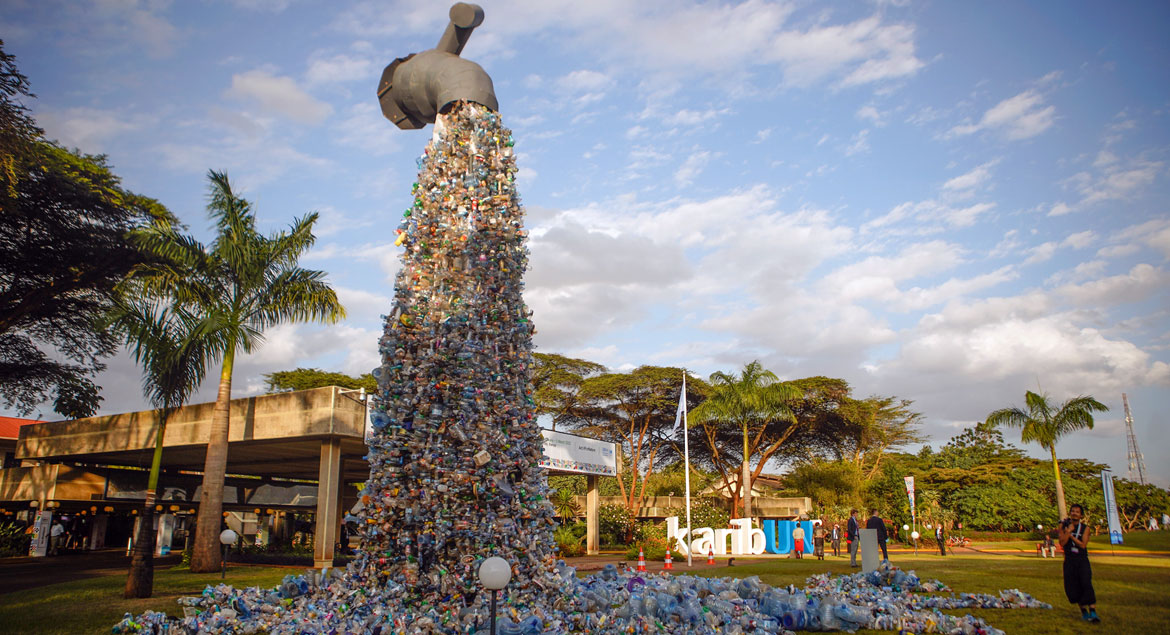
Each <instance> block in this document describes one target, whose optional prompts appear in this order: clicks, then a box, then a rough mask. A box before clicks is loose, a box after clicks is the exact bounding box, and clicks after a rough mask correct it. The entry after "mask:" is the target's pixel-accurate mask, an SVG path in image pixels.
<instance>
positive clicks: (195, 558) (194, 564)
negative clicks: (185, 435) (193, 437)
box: [191, 346, 235, 573]
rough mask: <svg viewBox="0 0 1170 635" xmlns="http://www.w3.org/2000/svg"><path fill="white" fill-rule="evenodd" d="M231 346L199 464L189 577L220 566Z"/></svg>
mask: <svg viewBox="0 0 1170 635" xmlns="http://www.w3.org/2000/svg"><path fill="white" fill-rule="evenodd" d="M234 348H235V347H234V346H232V347H229V348H228V350H227V352H226V353H225V354H224V356H223V370H222V371H221V372H220V375H219V394H218V395H216V398H215V410H213V411H212V414H211V438H209V439H208V441H207V458H206V460H205V461H204V464H203V493H202V495H201V498H200V499H199V519H198V525H197V526H196V528H195V549H194V552H193V553H192V554H191V571H192V572H193V573H210V572H213V571H218V570H219V568H220V567H221V566H222V562H221V556H220V553H219V548H220V545H219V531H220V525H221V523H222V522H223V482H224V473H225V472H226V471H227V452H228V413H229V410H230V408H231V400H232V363H233V361H234V358H235V350H234Z"/></svg>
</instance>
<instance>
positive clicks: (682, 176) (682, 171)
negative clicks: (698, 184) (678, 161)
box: [674, 150, 711, 187]
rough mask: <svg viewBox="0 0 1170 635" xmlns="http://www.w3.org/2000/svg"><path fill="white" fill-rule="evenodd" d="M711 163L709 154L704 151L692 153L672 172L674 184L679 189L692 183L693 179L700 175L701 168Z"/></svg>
mask: <svg viewBox="0 0 1170 635" xmlns="http://www.w3.org/2000/svg"><path fill="white" fill-rule="evenodd" d="M710 161H711V153H710V152H708V151H706V150H698V151H695V152H692V153H691V155H690V156H688V157H687V160H686V161H683V164H682V165H681V166H679V168H678V169H677V170H675V172H674V182H675V183H676V184H677V185H678V186H679V187H685V186H687V185H690V184H691V183H693V182H694V180H695V177H697V176H699V174H700V173H702V171H703V168H705V167H707V163H709V162H710Z"/></svg>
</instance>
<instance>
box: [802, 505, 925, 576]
mask: <svg viewBox="0 0 1170 635" xmlns="http://www.w3.org/2000/svg"><path fill="white" fill-rule="evenodd" d="M869 515H870V517H869V520H867V521H865V528H866V529H876V530H877V538H878V546H879V547H881V550H882V560H889V559H890V556H889V553H888V552H887V551H886V542H888V541H889V533H888V532H887V531H886V523H885V521H883V520H882V519H881V517H880V516H878V513H877V510H876V509H871V510H869ZM941 534H942V528H941V527H940V528H939V530H938V534H937V535H940V536H941ZM860 536H861V525H860V524H859V523H858V521H857V510H856V509H854V510H851V511H850V512H849V521H848V523H846V528H845V531H844V532H842V531H841V525H840V523H837V524H834V525H833V528H832V529H826V528H825V525H824V524H823V523H819V524H817V525H816V527H814V528H813V536H812V537H813V555H814V556H816V557H817V559H819V560H824V559H825V540H826V539H828V540H829V541H830V543H829V544H830V545H831V546H832V549H833V555H834V556H837V557H840V556H841V540H842V539H844V540H845V543H846V548H847V549H848V551H849V566H851V567H859V566H861V565H859V564H857V550H858V547H859V545H860V543H861V541H860ZM804 540H805V531H804V528H803V527H801V526H800V524H799V523H798V524H797V525H796V527H795V528H794V529H793V530H792V543H793V553H794V555H795V557H796V558H797V559H802V558H804ZM939 550H940V551H941V552H942V555H944V556H945V555H947V554H946V550H945V546H944V544H943V543H942V541H941V538H940V542H939Z"/></svg>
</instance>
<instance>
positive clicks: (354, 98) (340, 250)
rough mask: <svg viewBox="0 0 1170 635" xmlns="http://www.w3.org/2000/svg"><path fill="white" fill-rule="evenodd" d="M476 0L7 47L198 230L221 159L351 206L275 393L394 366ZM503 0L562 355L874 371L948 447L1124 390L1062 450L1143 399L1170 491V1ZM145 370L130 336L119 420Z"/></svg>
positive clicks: (273, 342)
mask: <svg viewBox="0 0 1170 635" xmlns="http://www.w3.org/2000/svg"><path fill="white" fill-rule="evenodd" d="M449 6H450V3H447V2H413V3H406V2H393V1H390V2H386V1H383V2H331V3H316V2H308V1H307V0H305V1H297V0H220V1H205V2H194V1H192V2H167V1H135V0H102V1H96V2H55V1H43V0H42V1H28V2H22V1H21V0H7V1H6V2H5V3H4V4H3V7H2V8H0V34H2V35H0V37H2V38H3V39H4V40H5V48H6V50H7V51H8V52H10V53H13V54H15V55H17V56H18V62H19V64H20V67H21V69H22V70H23V71H24V72H25V73H26V74H27V75H28V76H29V78H30V79H31V81H32V83H33V89H34V92H36V93H37V95H38V97H39V98H38V99H37V100H36V101H34V102H32V103H31V104H30V106H31V107H32V109H33V110H34V112H35V113H36V116H37V118H38V120H39V121H40V123H41V124H42V126H43V127H44V128H45V129H46V131H47V132H48V134H49V135H50V136H51V137H53V138H56V139H59V140H60V141H61V142H62V143H64V144H66V145H69V146H71V147H77V148H80V149H81V150H83V151H86V152H91V153H105V154H107V155H109V157H110V160H111V162H112V163H113V165H114V166H115V169H116V171H117V173H118V174H120V175H121V176H122V177H123V179H124V182H125V184H126V186H128V187H129V188H130V189H132V190H134V191H137V192H140V193H143V194H147V195H150V196H154V197H156V198H158V199H159V200H161V201H162V202H163V203H164V204H166V205H167V206H168V207H169V208H170V209H171V210H172V211H174V212H175V213H177V214H179V215H180V216H181V217H182V218H183V219H184V221H185V222H186V223H187V224H188V225H189V226H190V228H191V230H192V231H193V232H195V233H196V234H198V235H200V236H203V237H207V227H208V223H207V221H206V216H205V211H204V195H205V183H206V181H205V178H204V177H205V174H206V172H207V170H208V169H212V168H214V169H223V170H227V171H228V173H229V174H230V176H231V177H232V178H233V181H234V182H235V184H236V185H237V187H238V188H239V189H241V190H242V191H243V192H244V193H245V195H246V196H247V197H248V198H250V199H251V200H253V201H254V202H255V204H256V206H257V209H258V210H259V213H260V215H261V219H262V222H264V223H265V225H266V226H267V227H269V228H277V227H280V226H283V225H285V224H287V223H288V222H289V221H290V220H291V219H292V217H294V216H298V215H301V214H304V213H305V212H307V211H310V210H317V211H319V212H320V213H321V220H320V222H319V225H318V232H317V234H318V236H319V240H318V243H317V245H316V247H315V248H314V249H313V251H312V253H311V254H310V255H309V256H308V258H306V260H305V264H307V265H309V266H312V267H316V268H321V269H324V270H326V271H328V272H329V274H330V280H331V281H332V283H333V284H334V285H335V286H336V288H337V289H338V292H339V295H340V296H341V298H342V300H343V302H344V303H345V304H346V306H347V308H348V310H349V313H350V317H349V319H348V320H346V322H345V323H344V324H342V325H340V326H336V327H330V328H324V327H318V326H309V325H300V326H288V327H281V328H278V329H274V330H272V331H271V332H269V333H268V334H267V335H268V343H267V345H266V346H265V347H264V348H263V349H261V350H260V351H259V352H258V353H257V354H255V355H252V356H249V357H248V358H246V359H243V360H240V361H239V362H238V365H237V370H236V381H235V387H236V394H237V395H244V394H253V393H256V392H259V391H260V390H261V388H262V385H263V381H262V377H261V375H262V374H263V373H265V372H271V371H274V370H282V369H290V368H295V367H297V366H315V367H320V368H326V369H335V370H341V371H345V372H350V373H360V372H366V371H368V370H370V369H371V368H373V367H374V366H375V365H376V364H377V362H378V360H377V355H376V344H375V341H376V339H377V337H378V334H379V333H380V330H381V324H380V317H379V316H380V315H381V314H382V313H385V312H386V311H387V310H388V308H389V306H390V302H391V294H392V280H393V275H394V273H395V271H396V269H397V266H398V260H397V259H398V250H397V249H396V248H395V247H394V246H393V238H394V234H393V230H394V227H395V226H396V225H397V220H398V218H399V217H400V216H401V212H402V210H403V209H405V208H406V207H407V206H408V205H409V204H410V185H411V182H412V181H413V180H414V174H415V171H416V167H415V160H416V159H417V157H418V156H419V154H421V152H422V149H423V147H424V146H425V144H426V142H427V139H428V135H429V128H428V129H427V130H424V131H409V132H408V131H401V130H398V129H397V128H395V127H394V126H393V125H391V124H390V123H389V122H388V121H386V120H385V119H383V118H382V117H381V115H380V113H379V110H378V107H377V103H376V99H375V95H374V92H375V86H376V84H377V81H378V78H379V76H380V74H381V71H382V68H383V67H384V66H385V65H386V64H388V63H389V62H391V61H392V60H393V59H394V58H396V57H400V56H404V55H406V54H408V53H413V52H417V51H420V50H423V49H426V48H430V47H432V46H434V44H435V42H437V40H438V38H439V35H440V34H441V33H442V30H443V28H444V26H445V24H446V19H447V18H446V15H447V9H448V8H449ZM483 6H484V9H485V12H486V19H485V21H484V23H483V25H482V26H481V27H480V28H479V29H478V30H477V31H476V32H475V34H474V35H473V36H472V38H471V40H470V43H469V44H468V45H467V47H466V49H465V50H464V53H463V54H464V57H467V58H469V59H472V60H475V61H477V62H479V63H480V64H481V65H482V66H483V67H484V68H485V69H486V70H487V71H488V73H489V74H490V75H491V76H492V78H493V80H494V82H495V87H496V94H497V96H498V98H499V102H500V110H501V113H502V115H503V117H504V121H505V123H506V124H507V125H509V126H510V127H512V128H513V130H514V132H515V138H516V142H517V146H516V147H517V156H518V161H519V166H520V170H521V171H520V191H521V194H522V195H523V197H524V203H525V205H526V208H527V210H528V215H529V216H528V220H529V228H530V230H531V236H532V240H531V249H532V260H531V268H530V271H529V273H528V276H527V278H526V281H527V292H526V299H527V301H528V303H529V304H530V306H531V307H532V308H533V309H534V311H535V318H534V319H535V320H536V325H537V329H538V333H537V335H536V339H535V342H536V345H537V347H538V350H541V351H546V352H559V353H564V354H567V355H572V356H579V357H585V358H588V359H591V360H594V361H597V362H601V363H603V364H606V365H607V366H609V367H610V368H614V369H624V368H629V367H632V366H636V365H639V364H661V365H682V366H685V367H687V368H690V369H693V370H695V371H696V372H697V373H699V374H700V375H704V376H705V375H707V374H709V373H710V372H712V371H715V370H724V371H731V370H736V369H738V368H740V367H742V366H743V364H744V363H746V362H748V361H751V360H753V359H759V360H761V361H762V362H763V363H764V364H765V366H767V367H768V368H771V369H772V370H774V371H775V372H777V373H778V374H779V375H781V376H782V377H786V378H797V377H804V376H809V375H818V374H823V375H832V376H838V377H843V378H845V379H847V380H848V381H850V382H851V383H852V384H853V385H854V387H855V391H856V393H857V394H859V395H868V394H883V395H897V396H899V397H903V398H907V399H913V400H914V401H915V404H916V408H917V409H918V410H920V411H921V412H923V413H924V414H925V415H926V422H927V423H926V426H925V430H924V431H925V432H926V433H927V434H929V435H930V436H931V438H932V440H931V443H932V445H934V446H935V447H938V446H940V445H942V444H943V443H945V441H946V440H947V439H948V438H949V437H951V436H952V435H954V434H956V433H957V432H959V431H960V430H961V429H962V428H964V427H966V426H969V425H971V424H972V423H974V422H976V421H979V420H982V418H983V417H985V416H986V414H987V413H988V412H990V411H991V410H993V409H996V408H999V407H1003V406H1007V405H1012V404H1016V405H1022V401H1023V394H1024V391H1025V390H1029V389H1030V390H1036V389H1037V386H1039V387H1040V388H1042V389H1043V390H1044V391H1046V392H1049V393H1050V394H1051V395H1052V396H1053V397H1054V398H1056V399H1059V400H1063V399H1065V398H1068V397H1071V396H1073V395H1076V394H1092V395H1093V396H1095V397H1097V398H1098V399H1100V400H1102V401H1103V402H1105V403H1106V404H1107V405H1109V406H1110V407H1111V411H1110V412H1108V413H1106V414H1104V415H1102V416H1100V417H1098V419H1097V427H1096V429H1095V430H1094V431H1092V432H1087V433H1078V434H1076V435H1075V436H1074V437H1072V438H1069V439H1068V440H1066V441H1064V442H1062V443H1061V444H1060V445H1059V446H1058V452H1059V454H1060V455H1062V456H1085V457H1088V458H1091V459H1094V460H1097V461H1101V462H1104V463H1109V464H1111V465H1112V466H1113V468H1114V470H1115V472H1116V473H1118V474H1122V475H1124V474H1125V472H1126V460H1125V459H1126V445H1125V434H1124V418H1123V415H1122V409H1121V393H1122V392H1126V393H1128V394H1129V398H1130V403H1131V406H1132V408H1133V410H1134V419H1135V427H1136V430H1137V434H1138V439H1139V442H1140V444H1141V446H1142V449H1143V451H1144V453H1145V458H1146V465H1147V467H1148V468H1149V470H1150V472H1151V473H1152V474H1153V476H1154V479H1155V481H1157V482H1159V483H1160V484H1162V485H1167V484H1168V483H1170V435H1168V434H1167V432H1166V426H1165V423H1164V422H1165V414H1164V413H1165V412H1167V411H1168V410H1170V393H1168V391H1167V388H1168V386H1170V364H1168V362H1170V293H1168V289H1170V273H1168V271H1167V259H1168V258H1170V212H1168V209H1167V200H1170V198H1168V197H1167V194H1168V191H1170V188H1168V178H1167V177H1168V174H1167V168H1168V164H1167V161H1168V159H1170V157H1168V153H1170V120H1168V119H1170V50H1167V49H1168V48H1170V40H1167V38H1166V37H1165V33H1166V31H1167V28H1168V27H1170V5H1166V4H1165V3H1155V2H1119V3H1109V4H1108V5H1106V4H1102V3H1090V2H1049V3H1042V2H1035V3H1020V2H979V3H957V2H915V1H906V2H837V3H811V2H766V1H762V0H760V1H749V2H745V3H714V2H709V3H694V2H689V1H681V0H674V1H656V0H646V1H640V2H636V3H633V2H620V1H616V0H596V1H591V2H572V3H569V2H559V1H545V2H533V1H522V0H508V1H505V2H485V3H483ZM138 381H139V375H138V371H137V370H136V369H135V368H134V367H133V364H132V363H130V362H129V361H128V360H127V359H125V358H119V359H116V360H114V361H113V362H112V363H111V364H110V370H109V371H108V372H107V373H106V374H105V376H103V377H102V378H100V380H99V383H101V384H102V385H103V386H105V387H106V391H105V395H106V402H105V404H104V410H105V411H107V412H118V411H125V410H130V409H138V408H141V407H143V405H142V404H143V400H142V398H141V396H140V393H139V391H138ZM200 397H201V398H202V399H206V400H211V399H213V398H214V387H213V386H211V385H210V384H209V385H207V386H204V388H203V390H202V392H201V393H200ZM45 410H46V414H48V410H49V408H46V409H45ZM1008 437H1009V438H1014V433H1008ZM1028 449H1029V451H1031V452H1033V453H1035V454H1037V455H1040V450H1039V448H1038V447H1030V448H1028Z"/></svg>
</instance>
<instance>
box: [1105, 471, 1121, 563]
mask: <svg viewBox="0 0 1170 635" xmlns="http://www.w3.org/2000/svg"><path fill="white" fill-rule="evenodd" d="M1101 490H1102V491H1103V492H1104V493H1105V517H1106V518H1107V519H1108V520H1109V542H1110V544H1114V545H1120V544H1121V543H1123V542H1125V540H1124V539H1123V538H1122V537H1121V520H1120V519H1119V518H1118V517H1117V499H1116V497H1114V495H1113V475H1112V474H1110V473H1109V470H1101Z"/></svg>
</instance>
